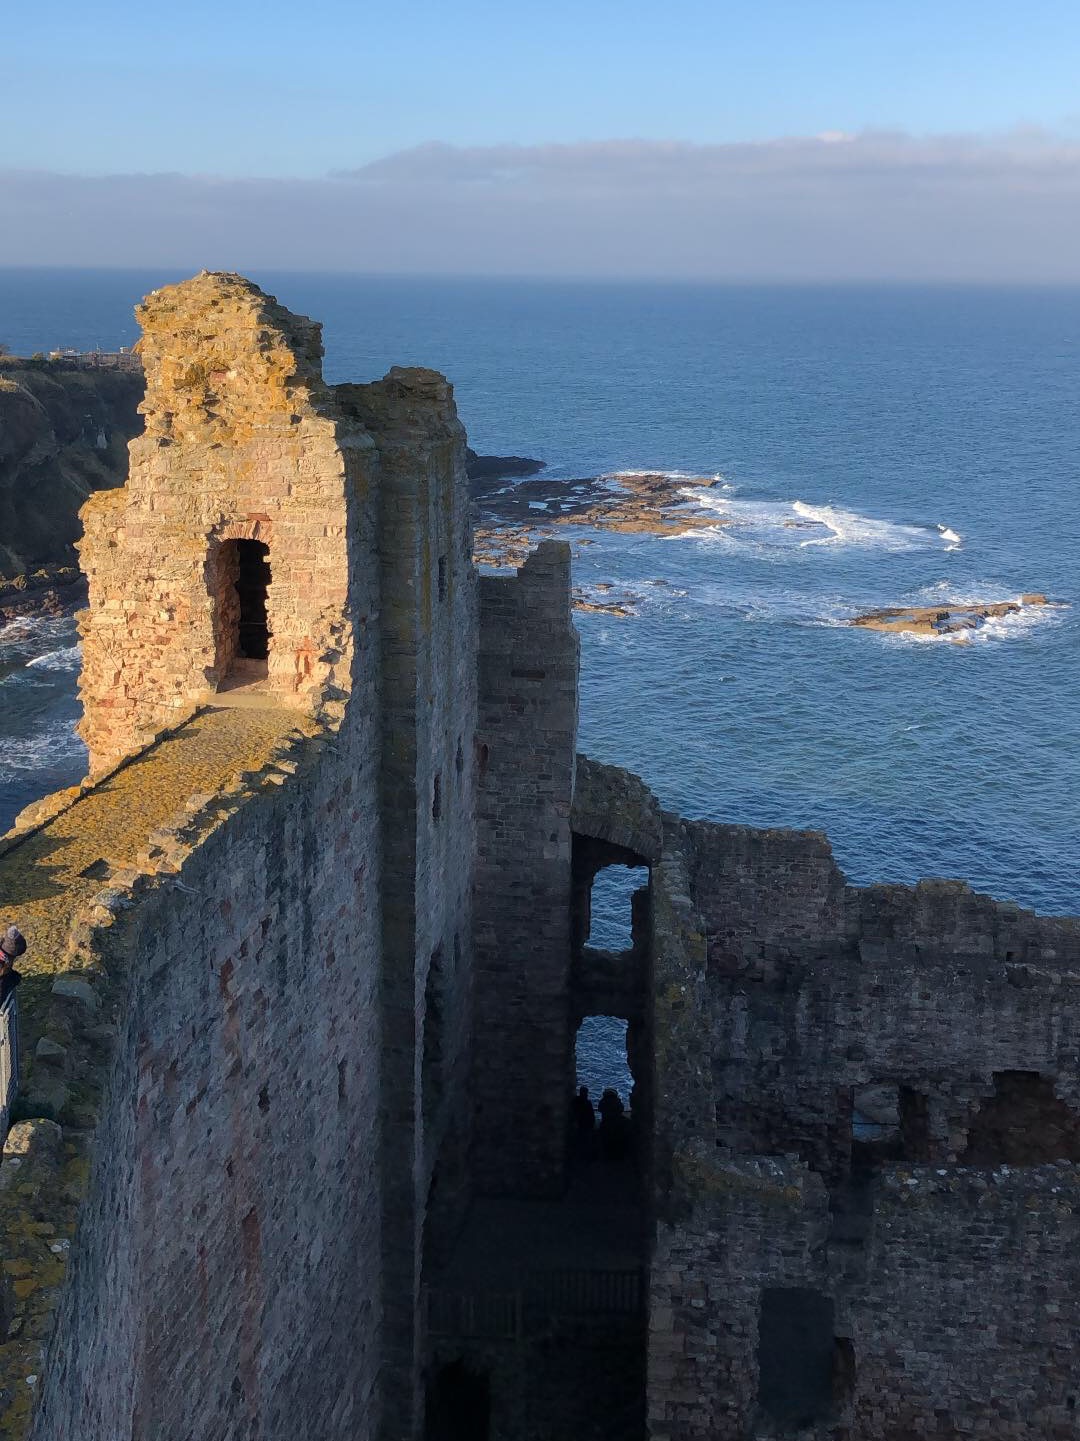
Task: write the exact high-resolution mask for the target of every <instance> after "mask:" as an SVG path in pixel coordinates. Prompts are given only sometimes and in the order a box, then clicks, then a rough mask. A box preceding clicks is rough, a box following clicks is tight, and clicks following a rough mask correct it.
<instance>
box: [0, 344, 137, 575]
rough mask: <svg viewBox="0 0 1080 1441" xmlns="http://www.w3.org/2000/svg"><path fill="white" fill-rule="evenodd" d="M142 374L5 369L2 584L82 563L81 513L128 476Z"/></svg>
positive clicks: (8, 363)
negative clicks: (78, 551)
mask: <svg viewBox="0 0 1080 1441" xmlns="http://www.w3.org/2000/svg"><path fill="white" fill-rule="evenodd" d="M142 396H143V378H142V375H141V374H139V373H137V372H136V373H131V372H125V371H122V370H105V369H100V370H79V369H75V368H74V367H67V366H64V365H57V364H51V363H49V362H35V361H27V360H16V359H11V358H5V359H3V360H0V580H10V579H12V578H14V577H15V576H19V575H23V574H27V573H30V572H33V571H35V570H39V569H40V568H42V567H46V566H48V567H52V566H66V565H72V564H74V563H75V550H74V542H75V541H76V540H77V539H78V538H79V536H80V534H81V528H80V525H79V508H80V506H81V505H82V503H83V501H84V500H85V499H86V497H87V496H88V495H89V494H90V493H91V491H94V490H102V489H104V488H106V487H109V486H114V485H120V484H122V483H123V481H124V479H125V477H126V476H127V464H128V458H127V443H128V441H129V440H130V439H131V437H132V436H134V435H137V434H138V433H139V431H140V430H141V429H142V420H141V417H140V416H139V413H138V406H139V402H140V401H141V400H142Z"/></svg>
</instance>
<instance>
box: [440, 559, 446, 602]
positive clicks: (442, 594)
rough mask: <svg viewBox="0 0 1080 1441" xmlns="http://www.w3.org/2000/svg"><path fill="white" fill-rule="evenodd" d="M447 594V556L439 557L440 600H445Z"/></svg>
mask: <svg viewBox="0 0 1080 1441" xmlns="http://www.w3.org/2000/svg"><path fill="white" fill-rule="evenodd" d="M446 594H447V576H446V556H445V555H440V556H439V599H440V600H445V599H446Z"/></svg>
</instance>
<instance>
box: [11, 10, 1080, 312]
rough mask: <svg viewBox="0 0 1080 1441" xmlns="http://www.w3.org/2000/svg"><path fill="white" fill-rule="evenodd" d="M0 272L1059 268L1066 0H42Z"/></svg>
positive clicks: (812, 275)
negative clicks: (77, 268) (528, 0)
mask: <svg viewBox="0 0 1080 1441" xmlns="http://www.w3.org/2000/svg"><path fill="white" fill-rule="evenodd" d="M9 8H10V9H11V14H8V15H6V16H5V35H4V43H3V46H2V48H0V93H2V94H3V100H4V105H3V120H2V122H0V264H7V265H21V264H42V265H48V264H51V265H115V266H125V265H126V266H138V265H151V266H167V267H170V268H198V267H202V266H206V267H208V268H211V269H241V270H243V269H245V268H249V267H257V266H261V267H263V268H273V269H288V268H292V269H316V270H364V271H368V272H374V273H378V272H395V273H432V272H440V273H453V274H482V275H489V274H522V275H559V276H568V275H581V276H588V277H593V276H597V277H621V278H630V277H636V276H642V277H644V276H649V277H653V276H655V277H665V278H666V277H672V278H701V279H729V280H736V279H747V280H769V279H783V280H797V281H803V280H805V281H814V280H823V281H831V280H850V279H861V280H889V279H897V280H933V279H940V280H950V281H951V280H979V281H985V282H988V283H994V282H999V281H1009V282H1013V281H1016V282H1021V283H1027V282H1037V283H1045V282H1049V283H1069V284H1073V283H1080V247H1077V246H1076V244H1075V239H1074V237H1075V236H1076V235H1077V234H1080V89H1078V87H1077V84H1076V79H1077V72H1078V68H1080V67H1078V60H1080V0H1068V3H1066V0H1026V3H1025V4H1023V5H1021V4H1019V3H1004V0H981V3H976V0H933V3H931V0H757V3H751V0H738V3H727V4H725V3H723V0H667V3H656V4H648V5H647V4H644V3H641V0H622V3H616V0H573V3H571V0H545V3H544V4H542V5H540V4H522V3H520V0H518V3H515V0H499V3H488V0H461V3H457V4H448V3H445V0H442V3H434V0H412V3H408V0H400V3H398V4H397V5H396V6H395V5H389V4H387V3H385V0H378V3H372V0H351V3H346V0H308V3H306V4H299V3H297V0H289V3H288V4H287V5H286V4H284V3H282V0H265V3H263V4H259V5H256V4H253V3H251V0H231V3H230V0H214V3H210V0H186V3H185V4H184V5H183V6H182V7H181V6H174V5H170V4H164V3H160V0H137V3H136V0H94V3H92V4H91V3H88V0H79V3H77V4H76V3H74V0H43V3H41V4H39V5H38V6H36V7H34V8H29V7H26V8H24V7H22V6H21V5H17V4H16V3H15V0H13V4H12V6H11V7H9Z"/></svg>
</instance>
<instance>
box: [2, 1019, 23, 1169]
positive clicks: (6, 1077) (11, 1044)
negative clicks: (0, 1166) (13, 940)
mask: <svg viewBox="0 0 1080 1441" xmlns="http://www.w3.org/2000/svg"><path fill="white" fill-rule="evenodd" d="M18 1090H19V1003H18V1001H17V1000H16V997H15V992H14V991H12V993H11V995H10V996H8V998H7V1000H6V1001H5V1002H4V1004H3V1005H2V1006H0V1145H3V1143H4V1141H5V1140H6V1139H7V1133H8V1127H9V1126H10V1124H11V1107H12V1104H13V1102H14V1100H15V1097H16V1095H17V1094H18Z"/></svg>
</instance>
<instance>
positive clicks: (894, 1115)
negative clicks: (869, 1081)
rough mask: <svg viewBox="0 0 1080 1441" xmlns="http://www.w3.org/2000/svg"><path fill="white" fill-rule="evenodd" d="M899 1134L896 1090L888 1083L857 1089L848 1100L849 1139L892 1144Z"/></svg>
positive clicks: (897, 1091) (898, 1095) (898, 1092)
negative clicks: (849, 1105) (850, 1099)
mask: <svg viewBox="0 0 1080 1441" xmlns="http://www.w3.org/2000/svg"><path fill="white" fill-rule="evenodd" d="M899 1133H900V1090H899V1087H898V1086H894V1085H891V1084H888V1083H883V1084H880V1085H873V1086H859V1087H857V1088H856V1090H855V1093H854V1095H853V1096H852V1101H851V1138H852V1140H853V1141H861V1142H863V1143H864V1144H866V1143H871V1142H875V1141H894V1140H896V1138H897V1137H898V1136H899Z"/></svg>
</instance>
